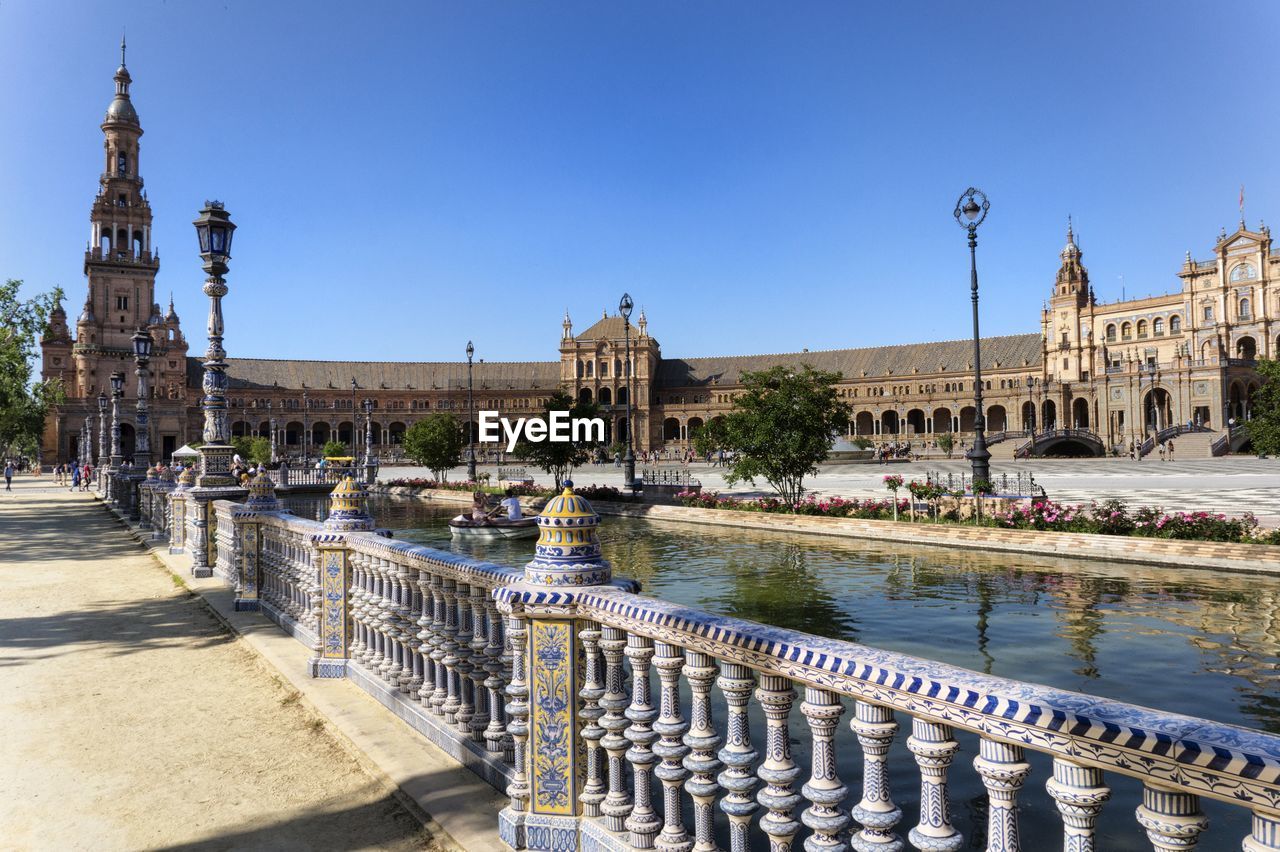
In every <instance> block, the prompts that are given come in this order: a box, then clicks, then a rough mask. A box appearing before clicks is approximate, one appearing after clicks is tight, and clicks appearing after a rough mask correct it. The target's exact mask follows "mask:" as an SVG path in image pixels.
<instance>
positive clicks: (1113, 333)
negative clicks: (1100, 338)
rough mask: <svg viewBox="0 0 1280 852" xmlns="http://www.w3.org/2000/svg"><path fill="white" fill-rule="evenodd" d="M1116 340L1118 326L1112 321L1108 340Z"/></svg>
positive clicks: (1108, 330)
mask: <svg viewBox="0 0 1280 852" xmlns="http://www.w3.org/2000/svg"><path fill="white" fill-rule="evenodd" d="M1115 340H1116V326H1115V323H1112V324H1111V325H1109V326H1107V342H1108V343H1115Z"/></svg>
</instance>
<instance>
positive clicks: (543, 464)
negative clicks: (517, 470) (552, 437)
mask: <svg viewBox="0 0 1280 852" xmlns="http://www.w3.org/2000/svg"><path fill="white" fill-rule="evenodd" d="M553 411H567V412H569V417H570V418H572V419H578V418H584V419H589V418H592V417H599V416H600V409H599V408H598V407H597V406H596V405H595V403H591V402H575V401H574V399H573V397H571V396H569V394H567V393H565V392H564V391H562V390H558V391H556V392H555V393H554V394H552V395H551V398H550V399H548V400H547V407H546V409H545V410H544V412H543V417H545V418H546V420H547V422H548V423H549V422H551V412H553ZM584 437H585V436H584ZM594 447H595V444H594V443H593V442H591V441H587V440H579V441H539V442H537V443H534V442H532V441H526V440H524V438H523V437H522V438H521V439H520V442H519V443H518V444H516V449H515V454H516V456H517V457H518V458H521V459H524V460H525V461H527V462H529V463H530V464H535V465H537V466H538V467H540V468H542V469H543V470H544V471H546V472H547V473H549V474H551V475H552V476H553V477H554V478H555V481H556V484H557V485H558V484H559V483H561V482H563V481H564V480H566V479H568V478H569V475H570V473H572V472H573V469H574V468H575V467H578V466H580V465H584V464H586V463H587V462H589V461H591V451H592V449H593V448H594Z"/></svg>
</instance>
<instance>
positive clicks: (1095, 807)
mask: <svg viewBox="0 0 1280 852" xmlns="http://www.w3.org/2000/svg"><path fill="white" fill-rule="evenodd" d="M1045 788H1046V789H1048V791H1049V795H1050V796H1052V797H1053V800H1054V802H1055V803H1056V804H1057V806H1058V813H1060V814H1062V825H1063V841H1062V849H1063V852H1094V849H1095V846H1094V826H1095V825H1096V824H1097V822H1098V814H1100V813H1102V806H1103V805H1104V804H1105V803H1106V801H1107V799H1109V798H1111V790H1110V788H1108V787H1107V786H1106V785H1104V784H1103V783H1102V770H1101V769H1097V768H1095V767H1092V766H1081V765H1080V764H1078V763H1072V762H1071V761H1069V760H1063V759H1062V758H1060V757H1055V758H1054V759H1053V777H1052V778H1050V779H1049V780H1048V781H1047V782H1046V783H1045Z"/></svg>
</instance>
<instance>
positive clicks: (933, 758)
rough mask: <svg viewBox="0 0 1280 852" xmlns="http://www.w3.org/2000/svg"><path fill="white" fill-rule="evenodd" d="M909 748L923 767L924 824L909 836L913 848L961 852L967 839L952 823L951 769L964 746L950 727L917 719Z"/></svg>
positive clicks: (921, 819)
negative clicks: (948, 785) (948, 780)
mask: <svg viewBox="0 0 1280 852" xmlns="http://www.w3.org/2000/svg"><path fill="white" fill-rule="evenodd" d="M907 748H908V749H910V750H911V753H912V754H913V755H915V758H916V764H917V765H918V766H919V767H920V823H919V825H917V826H916V827H915V828H913V829H911V831H910V832H908V833H907V836H908V837H909V838H910V839H911V845H913V846H915V847H916V848H917V849H928V850H930V852H957V850H959V849H960V847H961V846H963V845H964V837H963V836H961V834H960V832H958V831H956V829H955V826H953V825H952V824H951V804H950V801H949V800H948V797H947V769H948V768H949V767H950V766H951V761H952V760H953V759H954V758H955V756H956V751H957V750H958V749H959V748H960V744H959V743H958V742H956V741H955V740H954V739H953V738H952V736H951V726H950V725H944V724H942V723H941V722H930V721H928V720H927V719H920V718H915V719H912V720H911V736H909V737H907Z"/></svg>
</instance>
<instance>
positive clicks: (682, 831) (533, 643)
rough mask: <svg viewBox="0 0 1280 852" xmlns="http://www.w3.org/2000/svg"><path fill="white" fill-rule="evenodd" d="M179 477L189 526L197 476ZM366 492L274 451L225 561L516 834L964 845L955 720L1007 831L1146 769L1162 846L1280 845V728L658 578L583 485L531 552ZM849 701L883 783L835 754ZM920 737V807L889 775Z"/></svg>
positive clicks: (220, 518)
mask: <svg viewBox="0 0 1280 852" xmlns="http://www.w3.org/2000/svg"><path fill="white" fill-rule="evenodd" d="M166 496H167V497H168V501H169V502H170V503H171V504H172V508H170V509H169V511H168V516H169V517H170V518H171V519H172V520H171V521H170V523H169V524H168V528H169V529H171V530H181V528H182V525H181V523H180V522H179V521H178V520H177V519H178V518H179V517H180V516H181V514H182V512H183V511H184V508H183V506H182V503H183V491H182V486H181V484H180V485H179V486H178V487H177V488H176V489H175V490H174V491H172V492H170V493H168V494H167V495H166ZM364 496H365V494H364V491H363V488H362V486H360V485H358V484H357V483H355V482H354V481H352V480H350V479H348V480H345V481H344V482H343V483H342V484H340V485H339V487H338V488H337V489H335V491H334V494H333V498H332V500H333V512H332V513H331V515H330V518H329V520H328V521H326V522H325V523H323V524H321V523H316V522H314V521H308V520H304V519H301V518H297V517H294V516H292V515H290V514H288V513H286V512H282V511H280V509H279V505H278V504H277V503H276V502H275V500H274V493H273V488H272V484H271V482H270V480H269V479H267V478H266V477H265V476H262V477H260V478H259V479H258V480H256V481H255V482H254V483H253V484H252V486H251V487H250V493H249V499H248V500H247V501H246V502H245V503H243V504H241V503H231V502H226V501H218V502H215V503H214V504H213V512H212V515H211V517H212V519H213V520H212V521H211V525H212V526H213V527H214V529H213V530H211V531H210V535H211V536H212V538H211V540H212V541H213V542H214V543H215V545H216V549H217V552H216V554H215V555H214V558H213V560H212V563H213V565H214V566H215V570H216V571H217V573H218V574H219V575H220V576H223V577H224V579H226V581H227V582H228V583H231V584H233V585H234V587H235V589H236V605H237V607H238V608H241V609H257V610H259V611H260V612H262V614H263V615H265V616H266V617H268V618H270V619H271V620H273V621H275V622H276V623H277V624H279V625H280V626H281V627H283V628H284V629H285V630H287V631H288V632H289V633H291V634H292V635H293V636H294V637H296V638H297V639H298V640H299V641H301V642H303V643H305V644H307V645H308V646H309V647H310V648H311V649H312V659H311V662H310V664H309V665H310V671H311V673H312V674H313V675H314V676H318V677H347V678H350V679H351V680H352V681H354V682H355V683H357V684H359V685H360V686H361V687H362V688H364V689H365V690H367V691H368V692H369V693H371V694H372V695H374V696H375V697H376V698H377V699H378V700H379V701H381V702H382V703H383V704H384V705H386V706H387V707H389V708H391V709H392V710H393V711H394V712H395V713H397V714H398V715H399V716H400V717H401V718H403V719H405V720H406V721H407V722H409V724H411V725H413V726H414V727H415V728H416V729H417V730H418V731H420V732H421V733H422V734H423V735H425V736H427V737H429V738H430V739H431V740H432V741H433V742H435V743H436V744H437V745H439V746H440V747H441V748H443V749H444V750H445V751H447V752H448V753H449V754H450V755H452V756H453V757H454V758H455V759H456V760H458V761H460V762H462V763H464V764H465V765H467V766H468V767H470V768H471V769H472V770H473V771H475V772H476V773H477V774H478V775H480V776H481V777H483V778H484V779H486V780H487V781H488V782H489V783H491V784H493V785H495V786H497V787H499V788H500V789H503V790H505V792H506V794H507V795H508V796H509V797H510V804H509V805H508V807H507V808H506V809H504V811H503V812H502V814H501V817H500V821H499V822H500V824H499V826H498V831H499V834H500V836H501V838H502V839H503V841H504V842H505V843H506V844H507V845H508V846H510V847H513V848H516V849H536V850H577V849H582V850H606V849H607V850H631V849H659V850H673V851H674V850H678V851H679V852H685V850H698V852H710V850H715V849H717V848H720V847H719V845H718V844H725V843H727V845H728V848H729V849H731V850H733V852H745V850H747V849H749V848H769V849H770V850H771V851H772V852H781V850H789V849H792V848H793V847H796V846H797V844H800V843H803V847H804V849H805V850H807V852H824V850H832V852H835V850H846V849H850V848H852V849H856V850H859V852H873V850H875V851H876V852H890V850H901V849H906V848H908V847H911V848H915V849H918V850H958V849H960V848H962V847H966V843H967V841H966V840H965V838H963V837H962V836H961V834H960V832H959V831H958V830H957V828H956V827H955V826H954V825H953V821H952V817H951V807H950V796H949V792H948V786H949V782H948V778H949V775H950V773H951V772H953V771H966V770H967V767H962V766H959V765H957V766H954V767H953V766H952V764H953V761H954V759H955V756H956V754H957V751H958V750H959V747H960V744H959V742H958V740H957V735H961V736H968V735H970V734H974V735H977V737H978V740H979V742H978V749H977V755H976V757H975V758H974V759H973V761H972V771H974V772H975V773H976V774H977V776H978V778H979V779H980V780H981V783H982V785H983V787H984V788H985V790H986V792H987V796H986V798H985V799H984V800H978V801H980V802H981V806H982V807H983V808H984V809H985V814H983V815H982V818H980V819H979V820H978V823H979V824H980V825H985V827H986V838H985V843H986V848H987V849H988V850H1019V849H1025V850H1043V849H1049V848H1062V849H1065V850H1072V851H1073V852H1085V850H1092V849H1095V848H1100V847H1098V846H1097V843H1098V840H1097V838H1096V837H1095V824H1096V821H1097V819H1098V816H1099V814H1100V813H1101V812H1102V811H1103V809H1104V807H1105V806H1106V804H1107V802H1108V799H1109V798H1110V796H1111V791H1110V789H1109V786H1108V784H1109V783H1115V779H1122V780H1123V778H1131V779H1137V781H1138V782H1140V783H1141V785H1142V788H1143V796H1142V803H1141V805H1140V806H1139V807H1138V808H1137V812H1136V814H1135V818H1134V820H1133V821H1132V822H1130V823H1129V825H1130V828H1131V830H1132V832H1133V833H1134V834H1135V835H1138V834H1141V833H1145V835H1146V837H1147V839H1148V841H1149V843H1150V844H1151V846H1152V847H1153V848H1154V849H1156V850H1160V852H1169V851H1170V850H1186V849H1192V848H1195V847H1196V846H1197V842H1198V841H1199V840H1200V839H1202V836H1203V837H1204V838H1207V839H1205V844H1204V847H1203V848H1212V849H1229V848H1243V849H1244V850H1246V852H1261V850H1280V737H1277V736H1274V735H1271V734H1266V733H1263V732H1260V731H1252V730H1247V729H1244V728H1239V727H1234V726H1231V725H1224V724H1218V723H1214V722H1209V721H1206V720H1202V719H1195V718H1190V717H1186V716H1180V715H1176V714H1172V713H1163V712H1160V711H1158V710H1152V709H1147V708H1143V707H1136V706H1132V705H1127V704H1123V703H1120V702H1116V701H1110V700H1106V699H1102V698H1095V697H1091V696H1088V695H1082V694H1078V693H1072V692H1065V691H1062V690H1057V689H1051V688H1048V687H1044V686H1038V685H1035V684H1030V683H1023V682H1019V681H1014V680H1008V679H1004V678H998V677H991V676H987V675H982V674H978V673H975V672H972V671H968V670H965V669H960V668H956V667H954V666H949V665H944V664H941V663H936V662H931V661H929V660H924V659H920V658H916V657H911V656H907V655H904V654H897V653H890V652H887V651H880V650H877V649H875V648H869V647H866V646H862V645H856V644H852V643H849V642H841V641H836V640H831V639H822V638H819V637H815V636H810V635H807V634H803V633H797V632H794V631H790V630H783V629H779V628H775V627H770V626H767V625H762V624H756V623H753V622H749V621H743V620H739V619H734V618H727V617H722V616H715V615H711V614H709V613H706V612H702V611H699V610H695V609H690V608H687V607H682V606H677V605H674V604H671V603H667V602H664V601H661V600H657V599H654V598H650V597H644V596H641V595H639V594H638V591H639V590H638V588H637V587H636V586H635V584H634V583H631V582H627V581H617V580H614V579H613V578H612V577H611V575H610V568H609V565H608V563H607V562H605V561H604V559H603V558H602V557H601V554H600V548H599V543H598V539H597V537H596V534H595V533H596V530H595V528H596V524H598V522H599V517H598V516H597V515H596V513H595V512H594V510H592V508H591V507H590V506H589V505H588V504H587V502H586V501H585V500H583V499H582V498H580V497H577V496H576V495H574V494H572V492H571V490H570V489H568V488H566V490H565V493H564V494H563V495H561V496H560V497H557V498H554V499H553V500H552V501H550V502H549V503H548V505H547V507H546V508H545V510H544V511H543V513H542V515H541V516H540V520H539V525H540V527H541V529H540V533H541V535H540V538H539V540H538V545H537V550H536V556H535V558H534V560H533V561H532V562H530V563H529V565H528V566H527V567H526V569H525V570H524V571H518V570H512V569H509V568H504V567H501V566H497V565H491V564H486V563H482V562H477V561H474V560H470V559H467V558H463V557H460V556H457V555H455V554H451V553H446V552H441V551H436V550H432V549H430V548H426V547H422V546H419V545H414V544H410V543H407V542H401V541H397V540H395V539H391V538H386V537H383V536H380V535H379V534H378V533H377V532H376V531H374V530H373V529H372V526H373V524H372V520H371V519H370V518H369V517H368V516H367V514H365V510H364V506H363V503H364ZM151 513H152V517H153V520H152V521H151V523H152V525H153V526H156V521H155V520H154V517H155V509H154V508H152V510H151ZM713 687H718V695H717V693H716V692H713ZM798 699H800V701H799V706H798V708H797V707H796V703H797V700H798ZM797 710H798V716H799V717H800V719H799V720H797V719H796V718H795V717H796V716H797V712H795V711H797ZM850 710H851V711H852V713H851V714H850V715H851V717H852V718H850V719H849V725H850V727H851V728H852V732H853V734H854V736H855V737H856V740H857V743H858V749H859V755H858V756H857V757H858V762H860V763H861V766H862V771H861V773H860V777H859V778H858V779H857V781H858V783H859V785H860V790H859V789H851V787H850V782H852V781H853V780H854V779H852V778H849V779H842V778H841V777H839V774H838V771H837V747H836V739H835V735H836V731H837V729H838V726H839V724H840V723H841V722H842V721H843V717H844V716H845V714H846V713H849V711H850ZM760 717H763V736H759V735H758V732H759V726H758V724H757V725H753V723H752V721H751V720H752V718H754V719H757V720H758V719H759V718H760ZM797 724H798V725H802V726H804V727H805V728H807V733H808V736H807V737H803V738H802V737H800V736H798V734H799V733H800V731H797V730H793V726H796V725H797ZM902 728H906V729H907V730H905V731H904V730H901V729H902ZM753 731H755V732H757V734H756V735H755V736H754V738H753ZM904 734H905V736H903V735H904ZM796 742H803V743H806V745H807V748H808V750H809V752H810V754H809V757H808V759H807V760H804V759H803V756H800V755H796V754H793V751H792V745H793V743H796ZM902 749H905V752H906V753H909V754H910V755H911V758H912V760H913V762H914V764H915V770H914V775H915V778H914V780H913V781H912V784H911V786H912V787H913V788H915V789H917V790H918V796H916V795H913V796H910V797H907V796H901V798H903V799H904V801H905V800H907V799H910V800H911V801H912V802H918V806H916V807H912V808H911V809H910V810H911V812H910V813H908V812H907V809H904V808H903V807H900V806H899V805H898V804H897V803H895V801H894V799H893V791H894V790H895V789H896V790H899V791H901V790H902V789H904V788H903V787H902V779H901V778H896V779H895V778H892V777H890V766H891V765H894V766H896V767H897V768H896V769H895V772H897V773H899V774H901V772H902V763H901V762H900V761H899V762H897V763H896V764H895V763H894V761H893V760H892V758H893V756H894V755H895V754H896V755H902V754H904V752H902V751H899V750H902ZM1035 752H1039V753H1041V754H1043V755H1046V756H1047V757H1048V759H1049V760H1050V761H1051V764H1052V774H1051V776H1050V777H1047V778H1045V779H1044V780H1043V782H1042V783H1044V785H1045V787H1046V788H1047V790H1048V793H1049V795H1050V796H1051V797H1052V799H1053V801H1054V803H1055V805H1056V807H1057V810H1058V812H1059V813H1060V815H1061V828H1060V829H1058V830H1055V831H1054V832H1052V836H1048V837H1044V836H1040V837H1034V838H1023V837H1021V836H1020V834H1019V825H1018V816H1019V805H1018V797H1019V793H1020V792H1021V791H1022V790H1023V788H1024V787H1025V785H1026V784H1027V783H1028V782H1029V780H1030V775H1031V770H1032V766H1031V763H1030V762H1029V761H1028V759H1027V758H1028V754H1029V753H1035ZM802 764H803V765H804V766H807V767H808V769H807V770H806V769H804V768H803V767H802ZM806 771H807V773H808V777H807V778H805V777H802V776H804V774H805V772H806ZM895 783H896V784H897V786H895ZM917 785H918V786H917ZM1202 798H1208V799H1213V800H1218V801H1220V802H1224V803H1227V804H1228V805H1230V806H1232V807H1236V808H1242V809H1247V810H1249V811H1251V812H1252V831H1251V833H1250V834H1249V835H1248V836H1247V837H1245V838H1242V839H1241V838H1231V837H1226V836H1216V835H1215V834H1214V833H1213V832H1208V833H1207V834H1206V832H1207V830H1208V822H1207V819H1206V818H1205V816H1204V814H1203V813H1202V810H1201V806H1200V805H1201V800H1202ZM971 804H972V803H971ZM717 811H719V812H720V813H721V816H720V817H719V819H718V820H717V817H716V812H717ZM717 824H719V825H720V826H721V833H720V834H717V833H716V826H717ZM726 825H727V829H726V828H724V826H726ZM1241 844H1242V845H1241ZM967 848H972V844H969V846H968V847H967Z"/></svg>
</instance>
